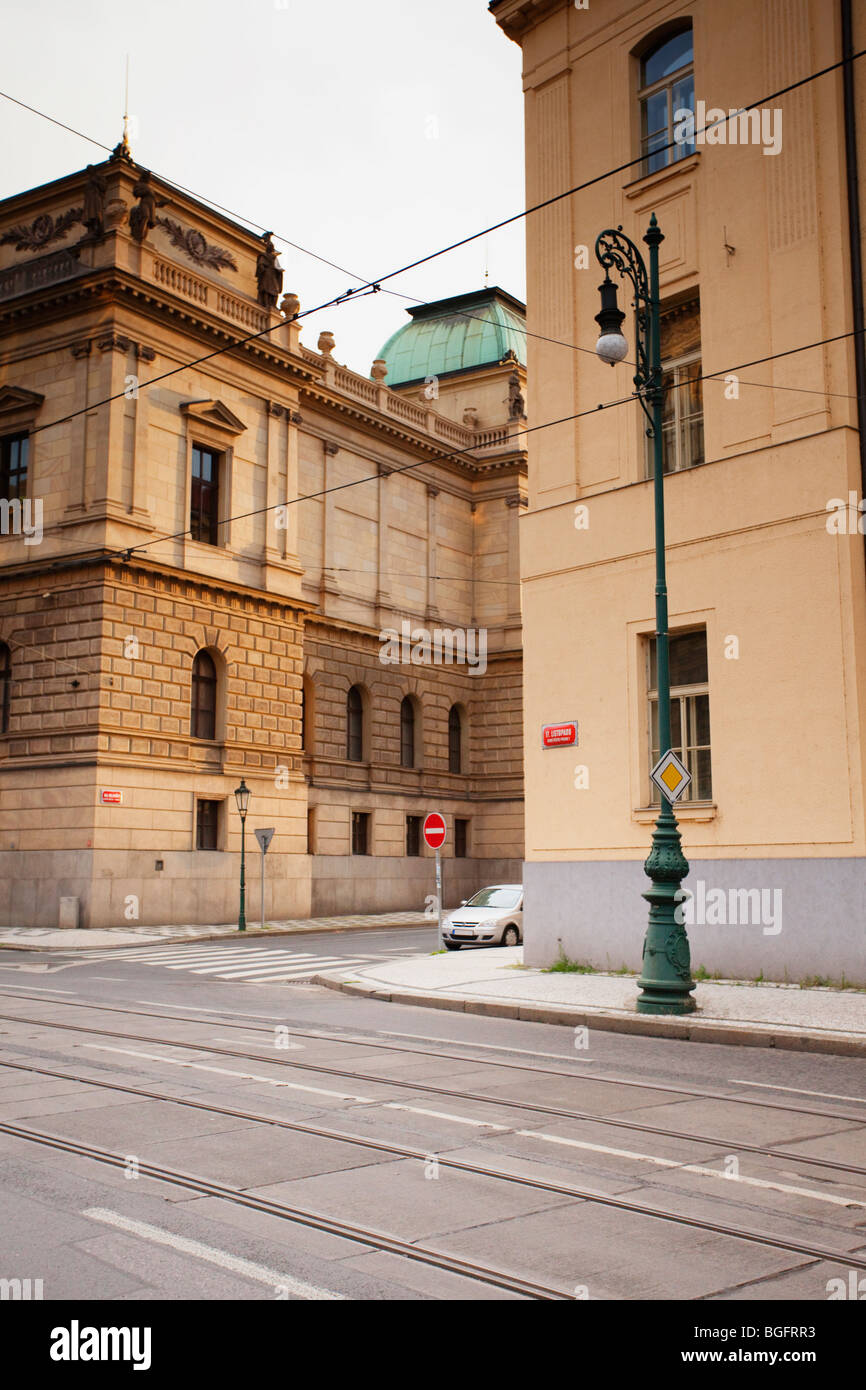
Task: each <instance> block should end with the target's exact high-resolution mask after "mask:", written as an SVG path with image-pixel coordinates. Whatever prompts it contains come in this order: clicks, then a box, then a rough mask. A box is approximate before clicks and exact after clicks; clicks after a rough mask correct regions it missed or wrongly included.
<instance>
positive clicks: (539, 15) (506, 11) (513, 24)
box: [488, 0, 570, 43]
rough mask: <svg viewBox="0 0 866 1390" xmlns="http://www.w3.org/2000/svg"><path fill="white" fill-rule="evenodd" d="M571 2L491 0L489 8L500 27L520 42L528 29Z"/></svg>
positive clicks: (566, 0)
mask: <svg viewBox="0 0 866 1390" xmlns="http://www.w3.org/2000/svg"><path fill="white" fill-rule="evenodd" d="M569 3H570V0H491V3H490V5H489V6H488V8H489V10H490V12H491V14H492V15H493V18H494V19H495V20H496V23H497V24H498V25H499V27H500V29H502V30H503V32H504V33H506V34H507V35H508V37H509V38H510V39H513V40H514V42H515V43H520V42H521V40H522V38H523V35H524V34H525V33H526V31H527V29H531V28H532V26H533V25H534V24H536V23H537V22H538V21H539V20H540V19H543V18H544V17H545V15H548V14H551V13H552V12H553V11H554V10H559V9H563V8H564V7H565V6H566V5H567V4H569Z"/></svg>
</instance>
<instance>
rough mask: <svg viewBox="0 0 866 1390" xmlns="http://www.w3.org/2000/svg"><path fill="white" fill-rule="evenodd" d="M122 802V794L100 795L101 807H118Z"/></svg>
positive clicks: (109, 793)
mask: <svg viewBox="0 0 866 1390" xmlns="http://www.w3.org/2000/svg"><path fill="white" fill-rule="evenodd" d="M122 802H123V792H115V791H104V792H103V793H102V804H103V806H120V805H121V804H122Z"/></svg>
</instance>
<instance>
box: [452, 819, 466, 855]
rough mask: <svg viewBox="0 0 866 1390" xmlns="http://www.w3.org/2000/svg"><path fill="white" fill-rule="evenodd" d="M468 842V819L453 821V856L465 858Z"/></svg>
mask: <svg viewBox="0 0 866 1390" xmlns="http://www.w3.org/2000/svg"><path fill="white" fill-rule="evenodd" d="M468 843H469V822H468V820H455V821H454V858H455V859H465V858H466V851H467V848H468Z"/></svg>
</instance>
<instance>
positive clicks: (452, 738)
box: [448, 705, 463, 772]
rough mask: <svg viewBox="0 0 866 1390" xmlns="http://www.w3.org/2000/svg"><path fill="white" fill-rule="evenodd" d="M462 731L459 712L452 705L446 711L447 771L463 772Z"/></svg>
mask: <svg viewBox="0 0 866 1390" xmlns="http://www.w3.org/2000/svg"><path fill="white" fill-rule="evenodd" d="M461 745H462V730H461V727H460V711H459V709H458V708H457V706H456V705H452V706H451V709H450V710H449V711H448V771H449V772H462V771H463V766H462V763H463V751H462V746H461Z"/></svg>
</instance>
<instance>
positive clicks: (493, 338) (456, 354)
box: [379, 287, 526, 386]
mask: <svg viewBox="0 0 866 1390" xmlns="http://www.w3.org/2000/svg"><path fill="white" fill-rule="evenodd" d="M408 312H409V314H410V315H411V317H412V322H411V323H407V324H404V325H403V327H402V328H398V329H397V332H396V333H392V334H391V337H390V338H389V339H388V341H387V343H386V344H385V346H384V347H383V348H382V349H381V351H380V352H379V357H382V358H384V359H385V364H386V366H387V369H388V375H387V376H386V378H385V384H386V385H387V386H408V385H410V384H412V383H414V382H423V381H425V380H426V378H427V377H431V376H437V377H442V376H451V375H453V374H454V373H456V372H470V371H474V370H477V369H478V368H479V367H494V366H496V365H497V363H499V362H501V361H502V358H503V357H504V356H505V354H506V353H507V352H508V351H509V349H510V350H511V351H512V352H513V353H514V356H515V357H516V358H517V360H518V362H522V363H525V362H526V307H525V305H523V304H521V303H520V300H519V299H514V298H512V296H511V295H510V294H506V293H505V291H504V290H500V289H497V288H496V287H493V288H491V289H486V290H478V291H477V292H476V293H475V294H460V295H456V296H455V297H454V298H452V299H439V300H437V301H436V303H435V304H422V305H419V307H418V308H417V309H410V310H409V311H408Z"/></svg>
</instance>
